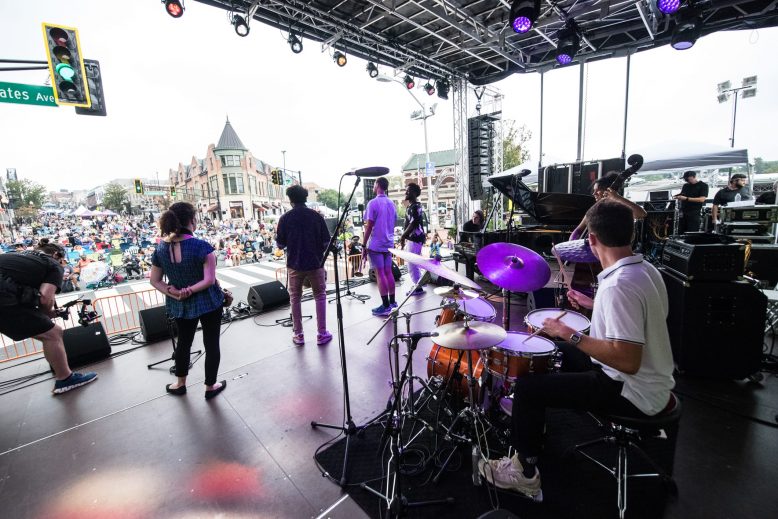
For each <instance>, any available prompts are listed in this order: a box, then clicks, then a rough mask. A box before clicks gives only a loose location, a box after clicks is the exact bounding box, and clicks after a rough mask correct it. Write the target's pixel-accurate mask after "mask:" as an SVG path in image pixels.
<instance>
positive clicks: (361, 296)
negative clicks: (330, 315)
mask: <svg viewBox="0 0 778 519" xmlns="http://www.w3.org/2000/svg"><path fill="white" fill-rule="evenodd" d="M357 178H359V177H357ZM350 200H351V199H349V201H350ZM348 204H349V202H346V204H345V205H344V206H343V211H344V212H345V214H347V215H348V213H349V212H350V210H349V205H348ZM337 232H338V228H337V227H336V228H335V233H336V234H337ZM341 234H343V256H344V257H345V259H346V262H345V265H346V268H345V271H346V283H345V285H346V293H345V294H344V295H343V297H350V298H352V299H356V300H357V301H359V302H360V303H362V304H365V301H367V300H368V299H370V296H369V295H367V294H356V293H354V292H352V291H351V283H350V282H349V280H348V268H349V263H350V262H351V258H349V255H348V249H347V248H346V229H343V232H342V233H341ZM360 259H361V258H360ZM336 299H337V295H336V296H335V297H333V298H332V299H330V300H329V301H327V302H328V303H332V302H333V301H335V300H336Z"/></svg>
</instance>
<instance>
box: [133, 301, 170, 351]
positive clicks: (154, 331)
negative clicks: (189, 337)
mask: <svg viewBox="0 0 778 519" xmlns="http://www.w3.org/2000/svg"><path fill="white" fill-rule="evenodd" d="M138 316H139V317H140V331H141V334H143V338H144V340H145V341H146V342H158V341H164V340H165V339H170V326H169V324H168V318H167V309H166V308H165V305H162V306H155V307H154V308H147V309H146V310H141V311H140V312H138Z"/></svg>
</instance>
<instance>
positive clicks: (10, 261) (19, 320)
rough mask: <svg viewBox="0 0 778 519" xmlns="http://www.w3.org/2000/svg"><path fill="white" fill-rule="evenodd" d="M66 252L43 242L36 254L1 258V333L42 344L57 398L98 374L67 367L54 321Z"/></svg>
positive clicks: (21, 253) (9, 254) (61, 331)
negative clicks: (37, 341)
mask: <svg viewBox="0 0 778 519" xmlns="http://www.w3.org/2000/svg"><path fill="white" fill-rule="evenodd" d="M64 258H65V251H64V249H63V248H62V247H61V246H59V245H57V244H54V243H49V242H48V240H46V239H42V240H41V241H40V243H39V244H38V247H37V249H36V250H34V251H26V252H11V253H8V254H0V333H2V334H3V335H6V336H8V337H10V338H11V339H13V340H14V341H21V340H24V339H28V338H30V337H32V338H34V339H37V340H39V341H41V343H43V355H44V356H45V357H46V360H47V361H48V362H49V364H50V365H51V367H52V369H53V370H54V375H55V377H56V379H57V381H56V382H55V383H54V389H53V390H52V392H53V393H54V394H61V393H66V392H68V391H70V390H71V389H75V388H77V387H81V386H83V385H85V384H88V383H90V382H92V381H94V380H95V379H97V374H96V373H84V374H81V373H74V372H72V371H71V370H70V366H69V365H68V358H67V354H66V352H65V344H64V342H63V339H62V334H63V330H62V327H61V326H59V325H57V324H55V323H54V321H53V320H52V319H53V318H54V317H55V316H56V314H55V311H54V302H55V301H54V296H55V294H57V293H58V292H59V291H60V287H61V286H62V277H63V273H64V270H63V267H62V265H61V262H62V261H63V260H64Z"/></svg>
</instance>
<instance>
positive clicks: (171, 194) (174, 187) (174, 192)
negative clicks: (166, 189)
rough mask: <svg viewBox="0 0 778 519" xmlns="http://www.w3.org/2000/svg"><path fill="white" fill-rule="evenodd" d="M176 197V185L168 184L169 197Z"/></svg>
mask: <svg viewBox="0 0 778 519" xmlns="http://www.w3.org/2000/svg"><path fill="white" fill-rule="evenodd" d="M175 197H176V186H170V198H175Z"/></svg>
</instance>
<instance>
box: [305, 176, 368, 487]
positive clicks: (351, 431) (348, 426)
mask: <svg viewBox="0 0 778 519" xmlns="http://www.w3.org/2000/svg"><path fill="white" fill-rule="evenodd" d="M361 180H362V179H361V178H360V177H359V176H357V177H356V181H355V182H354V188H353V189H352V190H351V195H349V197H348V200H347V201H346V204H345V207H349V206H350V205H351V200H352V198H354V193H355V192H356V190H357V186H359V182H360V181H361ZM347 214H348V212H347V211H346V210H345V209H344V210H343V212H342V213H341V214H340V217H339V219H338V224H337V225H336V226H335V229H336V232H334V233H333V234H332V237H331V238H330V243H329V245H327V250H326V251H324V256H323V257H322V260H321V266H322V267H323V266H324V264H325V262H326V261H327V256H329V254H330V253H332V258H333V264H334V266H335V301H336V306H337V318H338V348H339V350H340V370H341V372H342V374H343V400H344V403H345V410H344V411H345V413H344V414H345V420H344V422H343V423H342V424H341V425H333V424H324V423H320V422H316V421H312V422H311V427H312V428H314V429H315V428H316V427H324V428H327V429H337V430H339V431H341V432H343V433H344V434H345V435H346V450H345V451H344V454H343V471H342V472H341V476H340V486H345V485H346V481H347V474H348V450H349V443H350V441H351V437H352V436H353V435H355V434H357V433H359V432H360V431H362V430H363V429H364V428H365V426H360V427H357V426H356V425H355V424H354V420H353V419H352V417H351V400H350V398H349V390H348V369H347V367H346V343H345V339H344V337H345V335H344V333H343V305H342V304H341V302H340V300H341V296H340V277H339V275H338V249H337V246H336V245H335V242H336V241H337V239H338V234H337V229H338V228H340V226H341V225H343V220H345V219H346V215H347Z"/></svg>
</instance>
